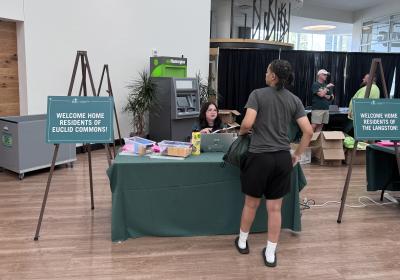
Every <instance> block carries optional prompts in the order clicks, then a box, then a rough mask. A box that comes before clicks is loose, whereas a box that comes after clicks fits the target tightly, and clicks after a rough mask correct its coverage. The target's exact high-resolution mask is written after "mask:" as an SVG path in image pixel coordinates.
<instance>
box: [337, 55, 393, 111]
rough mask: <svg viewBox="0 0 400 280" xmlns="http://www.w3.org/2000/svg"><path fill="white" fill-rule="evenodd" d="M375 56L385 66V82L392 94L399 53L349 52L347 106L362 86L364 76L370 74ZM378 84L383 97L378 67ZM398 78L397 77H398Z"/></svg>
mask: <svg viewBox="0 0 400 280" xmlns="http://www.w3.org/2000/svg"><path fill="white" fill-rule="evenodd" d="M374 58H380V59H381V61H382V66H383V73H384V75H385V77H384V78H385V82H386V86H387V90H388V95H389V94H390V89H391V86H392V82H393V76H394V70H395V68H396V64H400V63H399V62H398V61H399V55H396V54H391V53H348V54H347V67H346V69H347V71H346V98H345V99H346V103H345V104H344V106H347V105H348V104H349V102H350V99H351V98H352V97H353V96H354V94H355V93H356V92H357V90H358V89H359V88H360V84H361V82H362V78H363V77H364V75H365V74H368V73H369V71H370V69H371V62H372V59H374ZM396 78H397V77H396ZM376 79H377V81H376V85H377V86H378V87H379V89H380V92H381V98H383V97H384V93H383V87H382V78H381V75H380V70H379V68H377V71H376ZM396 80H397V79H396Z"/></svg>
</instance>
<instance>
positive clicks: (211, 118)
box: [192, 101, 225, 133]
mask: <svg viewBox="0 0 400 280" xmlns="http://www.w3.org/2000/svg"><path fill="white" fill-rule="evenodd" d="M222 128H225V126H224V124H223V123H222V121H221V118H220V116H219V115H218V107H217V105H216V104H215V103H214V102H212V101H209V102H206V103H204V104H203V105H202V106H201V109H200V115H199V120H198V122H197V123H195V124H194V125H193V129H192V130H193V131H200V133H211V132H214V131H216V130H219V129H222Z"/></svg>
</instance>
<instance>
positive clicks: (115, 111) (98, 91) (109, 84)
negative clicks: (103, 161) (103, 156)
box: [97, 64, 122, 158]
mask: <svg viewBox="0 0 400 280" xmlns="http://www.w3.org/2000/svg"><path fill="white" fill-rule="evenodd" d="M104 74H107V89H106V92H107V93H108V95H109V96H111V97H114V94H113V90H112V87H111V80H110V72H109V70H108V64H104V67H103V72H102V73H101V79H100V85H99V89H98V90H97V96H100V91H101V86H102V84H103V78H104ZM114 116H115V122H116V124H117V130H118V137H119V144H120V145H122V138H121V131H120V129H119V122H118V116H117V110H116V109H115V103H114ZM106 145H109V144H106ZM113 153H114V157H113V158H115V157H116V152H115V142H114V143H113Z"/></svg>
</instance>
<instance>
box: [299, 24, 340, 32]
mask: <svg viewBox="0 0 400 280" xmlns="http://www.w3.org/2000/svg"><path fill="white" fill-rule="evenodd" d="M335 28H336V26H335V25H310V26H304V27H303V29H304V30H309V31H325V30H332V29H335Z"/></svg>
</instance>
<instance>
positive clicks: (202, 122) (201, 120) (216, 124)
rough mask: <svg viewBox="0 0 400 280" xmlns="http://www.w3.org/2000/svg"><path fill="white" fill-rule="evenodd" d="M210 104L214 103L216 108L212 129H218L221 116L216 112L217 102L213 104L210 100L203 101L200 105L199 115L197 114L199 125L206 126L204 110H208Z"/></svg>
mask: <svg viewBox="0 0 400 280" xmlns="http://www.w3.org/2000/svg"><path fill="white" fill-rule="evenodd" d="M210 105H214V106H215V108H217V117H216V118H215V120H214V126H213V129H214V130H216V129H220V128H221V124H222V121H221V117H220V116H219V113H218V112H219V111H218V106H217V104H215V103H214V102H212V101H208V102H206V103H203V105H201V109H200V115H199V126H200V129H203V128H206V127H208V122H207V118H206V112H207V110H208V107H210Z"/></svg>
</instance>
